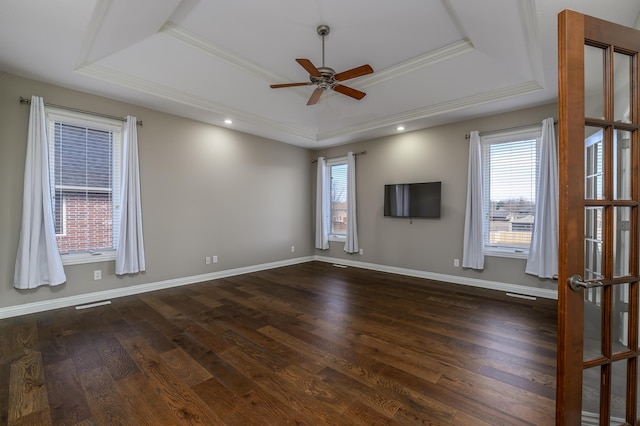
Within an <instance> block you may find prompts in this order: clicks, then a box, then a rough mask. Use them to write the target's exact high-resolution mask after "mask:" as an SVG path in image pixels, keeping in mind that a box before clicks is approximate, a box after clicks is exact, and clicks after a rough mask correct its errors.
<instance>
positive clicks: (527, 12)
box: [76, 0, 542, 142]
mask: <svg viewBox="0 0 640 426" xmlns="http://www.w3.org/2000/svg"><path fill="white" fill-rule="evenodd" d="M101 1H102V2H105V3H108V1H109V0H101ZM521 16H522V19H523V22H525V23H526V28H525V29H526V33H527V35H528V37H527V40H528V41H529V46H528V48H529V57H530V58H531V62H532V64H534V65H535V66H534V74H536V79H535V80H534V81H527V82H523V83H519V84H516V85H513V86H510V87H506V88H502V89H498V90H493V91H490V92H485V93H480V94H477V95H473V96H468V97H465V98H461V99H454V100H451V101H447V102H442V103H439V104H436V105H430V106H428V107H425V108H420V109H416V110H412V111H408V112H403V113H401V114H396V115H391V116H386V117H384V118H382V119H377V120H371V121H368V122H365V123H360V124H357V125H354V126H350V127H345V128H341V129H338V130H334V131H330V132H325V133H319V134H316V133H313V132H309V131H305V130H303V129H300V128H297V127H293V126H288V125H285V124H282V123H280V122H276V121H273V120H268V119H265V118H264V117H261V116H258V115H255V114H250V113H247V112H246V111H242V110H238V109H235V108H231V107H228V106H226V105H221V104H217V103H214V102H211V101H208V100H206V99H204V98H200V97H197V96H193V95H191V94H188V93H186V92H183V91H180V90H176V89H173V88H170V87H167V86H164V85H161V84H158V83H154V82H151V81H149V80H145V79H142V78H138V77H134V76H131V75H128V74H125V73H122V72H119V71H115V70H112V69H108V68H105V67H102V66H100V65H97V64H86V63H85V64H83V65H80V66H79V67H78V68H77V69H76V72H78V73H81V74H85V75H88V76H91V77H95V78H98V79H101V80H104V81H107V82H109V83H113V84H117V85H119V86H122V87H127V88H130V89H133V90H137V91H139V92H142V93H147V94H151V95H154V96H158V97H161V98H164V99H168V100H171V101H174V102H178V103H181V104H184V105H188V106H191V107H194V108H198V109H201V110H205V111H210V112H213V113H217V114H220V115H224V116H234V117H236V118H238V119H239V120H242V121H245V122H247V123H250V124H252V125H256V126H264V127H266V128H270V129H273V130H274V131H277V132H282V133H284V134H287V135H290V136H293V137H297V138H301V139H303V140H306V141H309V142H323V141H328V140H331V139H334V138H339V137H346V136H351V135H355V134H359V133H363V132H367V131H369V130H374V129H378V128H382V127H386V126H394V125H396V124H398V123H408V122H410V121H413V120H420V119H424V118H429V117H433V116H437V115H439V114H443V113H446V112H451V111H457V110H461V109H465V108H470V107H475V106H478V105H482V104H486V103H490V102H495V101H500V100H505V99H508V98H512V97H515V96H522V95H526V94H530V93H533V92H537V91H539V90H542V87H541V85H540V80H541V79H542V64H541V61H540V49H539V46H538V43H537V27H536V22H535V7H534V5H533V3H532V0H527V1H525V3H524V4H523V5H522V6H521ZM95 19H98V18H95ZM159 33H160V34H162V35H163V36H165V37H169V38H171V39H174V40H176V41H178V42H180V43H183V44H185V45H187V46H189V47H191V48H193V49H196V50H198V51H201V52H203V53H205V54H207V55H210V56H213V57H216V58H219V59H221V60H223V61H225V62H227V63H229V64H231V65H233V66H235V67H238V68H239V69H242V70H244V71H247V72H249V73H252V74H254V75H257V76H258V77H260V78H263V79H265V81H285V80H286V78H285V77H283V76H280V75H277V74H276V73H272V72H269V71H267V70H266V69H264V67H262V66H259V65H258V64H256V63H254V62H251V61H249V60H246V59H244V58H242V57H240V56H238V55H235V54H233V53H231V52H229V51H227V50H225V49H222V48H221V47H219V46H216V45H215V44H214V43H212V42H210V41H208V40H206V39H204V38H202V37H200V36H197V35H195V34H193V33H190V32H189V31H187V30H185V29H183V28H181V27H179V26H177V25H175V24H172V23H166V24H165V25H164V26H163V27H162V28H161V29H160V32H159ZM474 50H475V49H474V47H473V44H472V43H471V41H470V40H468V39H466V38H465V39H463V40H459V41H456V42H454V43H451V44H449V45H447V46H444V47H442V48H440V49H436V50H433V51H431V52H428V53H426V54H424V55H420V56H417V57H415V58H411V59H409V60H407V61H404V62H401V63H399V64H397V65H394V66H391V67H388V68H386V69H384V70H381V71H376V73H375V74H372V75H370V76H366V77H362V78H361V79H360V80H359V81H358V87H359V88H367V87H371V86H373V85H375V84H379V83H382V82H384V81H387V80H390V79H393V78H395V77H399V76H401V75H404V74H407V73H410V72H413V71H416V70H418V69H420V68H424V67H427V66H431V65H433V64H436V63H438V62H442V61H447V60H450V59H452V58H454V57H456V56H459V55H464V54H468V53H471V52H473V51H474ZM327 95H329V96H336V94H335V93H330V94H327Z"/></svg>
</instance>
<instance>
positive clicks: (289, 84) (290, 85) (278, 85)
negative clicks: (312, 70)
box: [269, 81, 313, 89]
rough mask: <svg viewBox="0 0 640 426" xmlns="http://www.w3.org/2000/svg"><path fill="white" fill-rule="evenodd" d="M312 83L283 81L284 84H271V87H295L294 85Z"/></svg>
mask: <svg viewBox="0 0 640 426" xmlns="http://www.w3.org/2000/svg"><path fill="white" fill-rule="evenodd" d="M311 84H313V83H312V82H310V81H309V82H306V83H284V84H272V85H271V86H269V87H271V88H272V89H282V88H283V87H296V86H309V85H311Z"/></svg>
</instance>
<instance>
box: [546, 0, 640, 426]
mask: <svg viewBox="0 0 640 426" xmlns="http://www.w3.org/2000/svg"><path fill="white" fill-rule="evenodd" d="M614 3H615V2H612V5H611V7H615V4H614ZM638 52H640V31H636V30H634V29H631V28H627V27H624V26H620V25H617V24H613V23H610V22H606V21H603V20H600V19H597V18H593V17H589V16H586V15H582V14H580V13H577V12H573V11H569V10H565V11H563V12H561V13H560V14H559V16H558V53H559V63H558V70H559V82H558V83H559V87H558V90H559V131H558V134H559V148H558V150H559V170H560V182H559V189H560V200H559V202H560V211H559V214H560V229H559V241H560V247H559V265H558V266H559V268H558V269H559V273H558V277H559V281H558V375H557V379H558V380H557V402H556V404H557V405H556V424H558V425H591V424H593V425H633V426H637V425H640V408H639V407H640V398H639V395H638V394H639V390H638V389H639V388H638V357H639V355H640V351H639V350H638V319H639V318H638V304H639V296H640V288H639V286H640V276H639V273H640V271H639V270H638V267H639V265H638V263H639V260H638V256H639V250H638V239H639V238H638V233H639V226H638V214H639V205H638V195H639V183H638V182H639V180H640V177H639V173H640V170H639V160H638V158H639V155H640V147H639V144H640V122H639V118H640V116H639V86H640V79H639V70H638V66H639V55H638ZM572 287H573V288H572Z"/></svg>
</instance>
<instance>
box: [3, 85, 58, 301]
mask: <svg viewBox="0 0 640 426" xmlns="http://www.w3.org/2000/svg"><path fill="white" fill-rule="evenodd" d="M66 280H67V277H66V276H65V274H64V268H63V267H62V259H61V258H60V252H59V251H58V245H57V243H56V231H55V225H54V220H53V208H52V205H51V186H50V182H49V147H48V142H47V124H46V119H45V115H44V101H43V100H42V98H40V97H38V96H32V97H31V112H30V116H29V131H28V136H27V157H26V161H25V167H24V191H23V199H22V226H21V228H20V240H19V242H18V253H17V256H16V268H15V272H14V277H13V286H14V287H15V288H18V289H29V288H36V287H38V286H41V285H58V284H62V283H64V282H65V281H66Z"/></svg>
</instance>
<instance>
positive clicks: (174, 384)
mask: <svg viewBox="0 0 640 426" xmlns="http://www.w3.org/2000/svg"><path fill="white" fill-rule="evenodd" d="M121 343H122V344H123V346H124V347H125V348H126V349H127V350H128V351H129V354H130V355H131V357H132V358H133V359H134V360H135V361H136V363H137V364H138V366H139V367H140V369H141V370H142V371H143V372H144V373H145V375H146V376H147V378H148V380H149V381H150V382H151V383H152V386H153V387H154V388H155V389H156V391H157V393H158V395H159V396H160V398H162V399H163V400H164V402H165V403H166V404H167V405H168V406H169V408H170V409H171V410H172V412H173V413H174V415H175V416H176V417H178V419H180V420H181V421H183V422H186V423H189V424H198V425H222V424H224V422H222V421H221V420H220V418H219V417H218V416H217V415H216V414H215V413H214V412H213V411H211V409H210V408H209V407H208V406H207V405H206V404H205V403H204V402H203V401H202V400H201V399H200V398H198V396H197V395H196V394H195V392H193V391H192V390H191V388H190V387H189V386H187V385H186V384H185V383H183V382H182V380H180V378H179V377H178V376H176V375H175V374H174V373H173V371H171V369H170V368H169V367H168V366H166V365H165V364H164V362H163V361H162V358H160V356H159V355H157V354H156V353H155V352H153V350H152V349H151V348H150V347H149V346H148V345H147V344H146V343H145V342H144V340H143V339H141V338H133V339H128V340H125V341H123V342H121Z"/></svg>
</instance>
